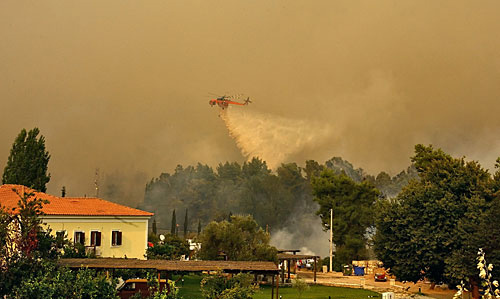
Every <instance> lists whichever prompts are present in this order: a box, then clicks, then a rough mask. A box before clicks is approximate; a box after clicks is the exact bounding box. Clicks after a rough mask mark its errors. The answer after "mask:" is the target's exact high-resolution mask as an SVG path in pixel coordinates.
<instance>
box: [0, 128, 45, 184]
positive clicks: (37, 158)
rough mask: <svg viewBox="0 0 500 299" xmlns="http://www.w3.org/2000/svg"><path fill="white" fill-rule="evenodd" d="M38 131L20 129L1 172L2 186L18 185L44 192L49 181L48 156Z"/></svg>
mask: <svg viewBox="0 0 500 299" xmlns="http://www.w3.org/2000/svg"><path fill="white" fill-rule="evenodd" d="M39 133H40V130H39V129H38V128H34V129H32V130H30V131H29V132H26V129H22V130H21V133H19V135H17V138H16V140H15V141H14V144H12V149H11V150H10V155H9V158H8V160H7V165H6V166H5V169H4V171H3V175H2V183H3V184H19V185H24V186H26V187H30V188H33V189H35V190H38V191H41V192H45V191H46V190H47V188H46V186H45V185H46V184H47V183H48V182H49V181H50V174H48V173H47V166H48V164H49V160H50V155H49V153H48V152H47V151H46V150H45V138H44V137H43V135H40V138H37V136H38V134H39Z"/></svg>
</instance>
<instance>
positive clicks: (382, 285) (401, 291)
mask: <svg viewBox="0 0 500 299" xmlns="http://www.w3.org/2000/svg"><path fill="white" fill-rule="evenodd" d="M298 276H299V277H300V278H302V279H304V280H306V281H307V282H309V283H313V272H312V271H299V272H298ZM316 283H318V284H322V285H331V286H341V287H352V288H364V289H368V290H373V291H375V292H378V293H383V292H394V293H395V296H396V298H421V299H424V298H437V299H451V298H452V297H453V295H454V294H455V292H456V291H455V290H449V289H448V288H447V287H445V286H436V287H435V288H434V290H431V289H430V286H431V285H430V283H425V282H419V283H416V284H414V283H412V282H410V283H402V282H399V281H395V282H394V285H391V282H390V280H389V279H388V280H387V281H386V282H379V281H375V279H374V277H373V274H367V275H365V276H343V275H342V273H340V272H333V273H321V272H318V273H317V274H316ZM419 291H420V293H421V294H422V293H423V294H422V295H418V293H419Z"/></svg>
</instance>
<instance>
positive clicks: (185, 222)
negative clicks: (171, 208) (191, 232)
mask: <svg viewBox="0 0 500 299" xmlns="http://www.w3.org/2000/svg"><path fill="white" fill-rule="evenodd" d="M187 233H188V209H186V214H185V215H184V238H186V237H187Z"/></svg>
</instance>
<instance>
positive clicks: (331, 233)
mask: <svg viewBox="0 0 500 299" xmlns="http://www.w3.org/2000/svg"><path fill="white" fill-rule="evenodd" d="M332 266H333V209H330V272H333V267H332Z"/></svg>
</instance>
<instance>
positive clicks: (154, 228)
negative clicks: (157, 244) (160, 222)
mask: <svg viewBox="0 0 500 299" xmlns="http://www.w3.org/2000/svg"><path fill="white" fill-rule="evenodd" d="M156 232H157V231H156V219H154V220H153V234H155V236H156Z"/></svg>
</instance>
